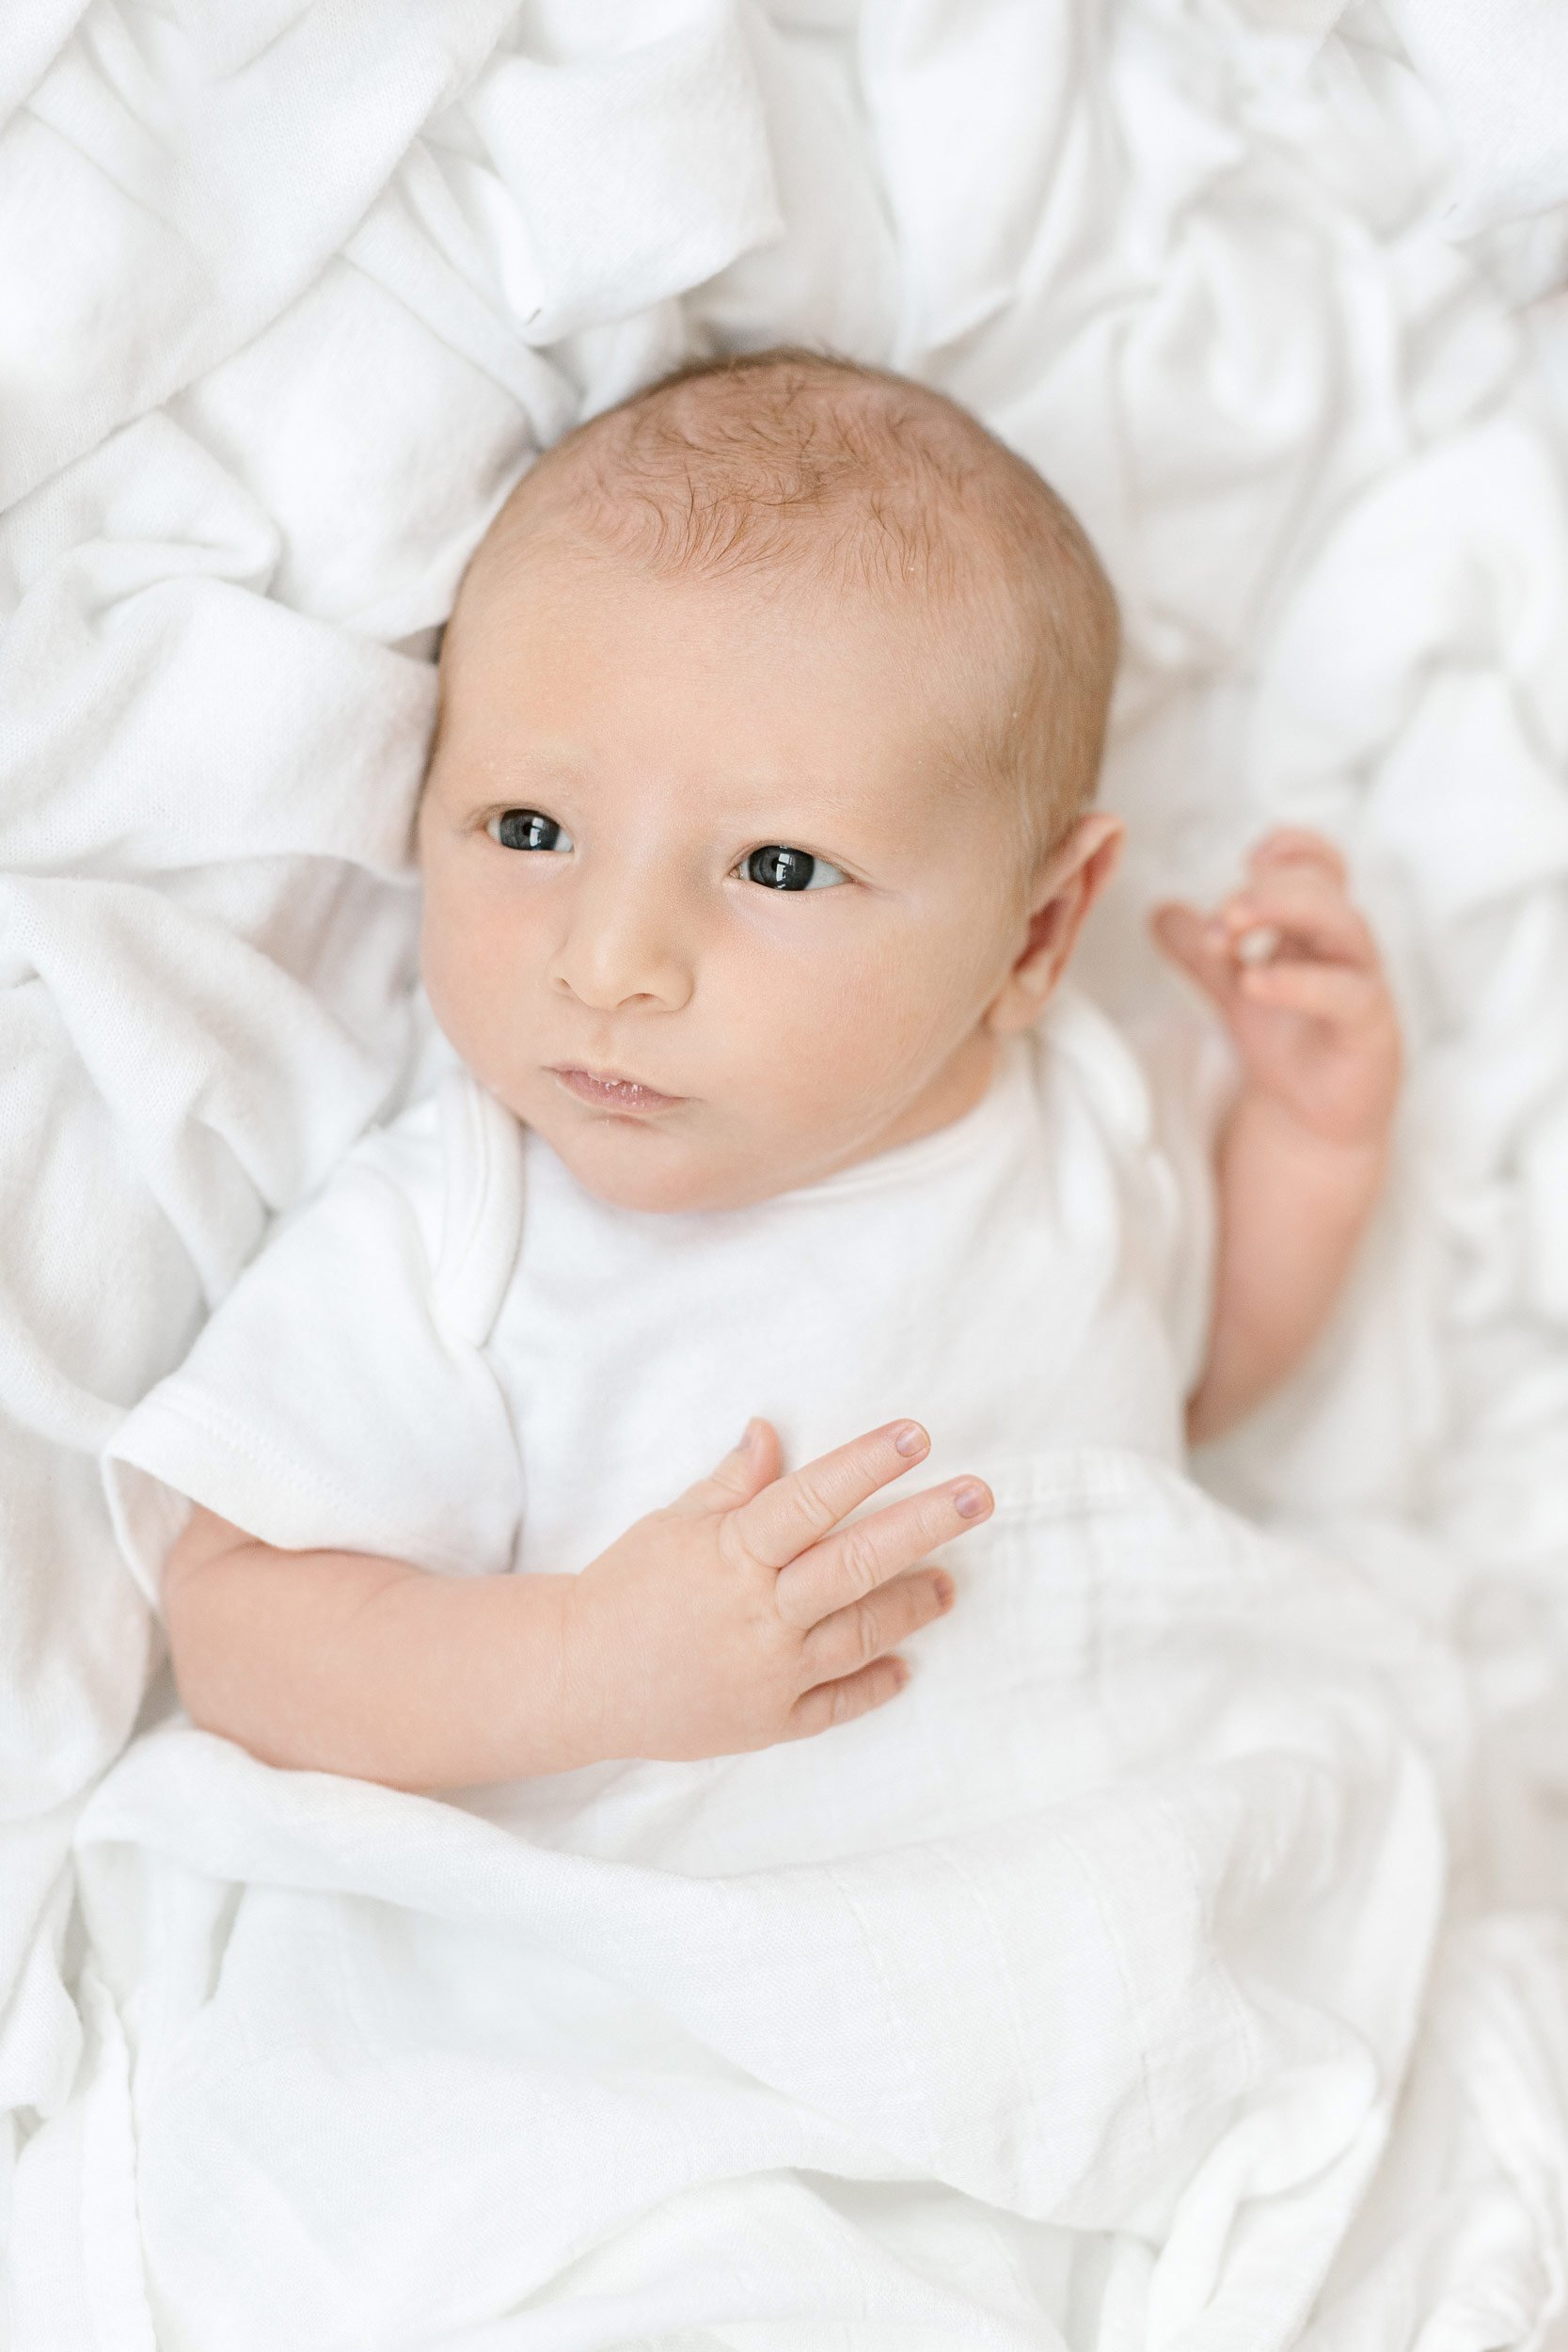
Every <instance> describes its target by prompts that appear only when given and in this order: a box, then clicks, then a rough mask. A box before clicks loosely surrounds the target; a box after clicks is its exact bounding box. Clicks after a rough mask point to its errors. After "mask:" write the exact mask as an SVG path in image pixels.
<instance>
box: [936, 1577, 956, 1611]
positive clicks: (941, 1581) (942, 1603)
mask: <svg viewBox="0 0 1568 2352" xmlns="http://www.w3.org/2000/svg"><path fill="white" fill-rule="evenodd" d="M931 1590H932V1592H933V1593H934V1594H935V1595H936V1601H937V1607H938V1608H939V1609H951V1608H952V1606H953V1580H952V1578H951V1577H950V1576H934V1577H933V1578H932V1579H931Z"/></svg>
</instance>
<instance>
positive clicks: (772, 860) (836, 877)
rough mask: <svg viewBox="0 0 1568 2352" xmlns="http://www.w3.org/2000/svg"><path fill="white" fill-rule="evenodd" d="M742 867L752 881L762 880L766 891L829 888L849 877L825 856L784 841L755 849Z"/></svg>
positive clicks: (772, 842) (749, 880) (747, 877)
mask: <svg viewBox="0 0 1568 2352" xmlns="http://www.w3.org/2000/svg"><path fill="white" fill-rule="evenodd" d="M740 870H741V872H742V873H743V874H744V875H745V877H746V879H747V881H748V882H760V883H761V884H762V886H763V888H764V889H765V890H825V889H827V888H828V887H829V886H830V885H831V884H832V883H833V882H847V881H848V879H849V877H848V875H847V874H846V873H845V872H844V871H843V870H842V869H841V868H840V867H839V866H830V865H829V863H828V861H827V859H826V858H825V857H813V855H812V853H811V851H810V850H791V849H787V848H786V847H785V846H784V843H783V842H782V841H770V842H769V843H768V847H767V849H766V850H752V853H751V855H750V857H748V858H747V859H746V860H745V862H744V864H743V865H742V866H741V869H740Z"/></svg>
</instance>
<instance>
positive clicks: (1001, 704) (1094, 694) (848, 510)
mask: <svg viewBox="0 0 1568 2352" xmlns="http://www.w3.org/2000/svg"><path fill="white" fill-rule="evenodd" d="M552 526H553V527H555V528H556V529H560V528H561V527H562V526H564V528H565V529H566V530H567V531H569V532H571V533H572V534H573V535H574V537H577V538H578V539H579V540H580V541H581V543H582V544H583V545H584V546H585V548H590V549H595V548H596V549H597V550H600V551H602V552H604V553H606V554H609V555H613V556H618V557H621V558H624V559H626V560H629V561H631V562H633V563H635V564H639V565H641V566H642V567H643V568H645V569H647V570H649V571H652V572H654V573H656V574H662V575H667V576H699V577H723V576H726V575H732V574H733V575H741V574H751V575H752V576H754V577H756V578H758V579H761V578H763V577H765V576H767V575H768V574H771V573H775V572H777V571H778V570H779V569H780V568H781V567H793V568H795V569H797V570H799V569H800V567H801V566H802V565H810V566H812V567H815V570H816V575H817V576H818V577H819V578H821V579H822V580H824V582H825V583H827V584H831V585H832V586H834V587H837V588H839V589H842V590H843V591H846V592H858V593H862V594H866V595H869V596H873V597H877V598H884V597H891V596H895V595H907V594H908V593H909V591H910V590H911V588H912V589H914V590H915V591H916V592H917V593H919V594H920V595H921V596H922V597H923V598H925V599H927V600H929V601H930V602H932V603H938V604H943V603H944V604H946V605H948V606H949V607H950V608H951V609H952V612H953V614H954V617H955V619H956V620H957V621H958V624H959V626H958V629H957V631H956V634H955V648H956V651H957V653H958V658H959V660H961V662H962V663H963V665H964V670H965V673H966V678H967V681H968V682H969V683H970V685H971V687H972V692H971V696H970V700H971V702H972V704H973V705H974V710H975V714H976V715H975V719H974V725H973V730H972V731H969V732H968V735H967V739H966V740H965V741H963V742H961V743H957V744H954V745H952V746H951V747H950V756H951V758H952V760H953V764H954V766H955V768H956V769H957V770H958V771H959V772H961V773H974V771H980V772H981V773H983V774H989V775H1000V776H1001V777H1003V778H1005V779H1007V780H1009V781H1011V782H1012V784H1013V785H1014V787H1016V789H1017V791H1018V793H1019V807H1020V811H1021V816H1022V823H1023V829H1024V833H1025V835H1026V839H1027V843H1028V847H1029V850H1030V851H1031V853H1032V854H1033V855H1038V854H1040V853H1041V852H1042V851H1043V850H1046V849H1047V848H1049V847H1050V846H1051V845H1052V844H1053V843H1054V842H1055V841H1056V840H1057V839H1059V838H1060V837H1061V835H1062V834H1064V832H1065V831H1066V830H1067V829H1068V828H1069V826H1070V824H1071V823H1072V821H1073V819H1074V818H1076V817H1077V816H1078V814H1079V812H1080V811H1081V809H1082V808H1083V806H1084V804H1085V803H1086V802H1087V801H1088V800H1090V799H1091V798H1092V796H1093V793H1094V789H1095V784H1096V779H1097V776H1098V772H1099V768H1100V761H1101V751H1102V749H1103V744H1104V735H1105V722H1106V713H1107V708H1108V706H1109V701H1110V693H1111V685H1112V681H1113V678H1114V675H1115V671H1116V663H1117V650H1118V640H1119V630H1118V627H1117V606H1116V598H1115V596H1113V594H1112V591H1111V586H1110V582H1109V581H1108V580H1107V579H1106V577H1105V574H1104V571H1103V570H1102V569H1101V564H1100V563H1099V560H1098V558H1097V557H1096V555H1095V552H1094V549H1093V548H1092V547H1091V546H1090V544H1089V541H1088V538H1087V536H1086V535H1085V532H1084V530H1083V528H1082V526H1081V525H1080V524H1079V523H1078V521H1077V520H1076V518H1075V517H1074V516H1073V515H1072V514H1071V512H1070V511H1069V508H1068V507H1067V506H1066V505H1064V503H1063V501H1061V500H1060V499H1059V498H1058V497H1057V495H1056V493H1055V492H1054V491H1053V489H1052V488H1051V487H1050V485H1049V484H1048V483H1046V482H1045V481H1044V480H1043V479H1042V477H1041V476H1040V475H1039V474H1038V473H1037V471H1036V470H1035V469H1034V467H1033V466H1031V465H1030V464H1028V462H1027V461H1026V460H1025V459H1024V458H1022V457H1021V456H1019V455H1018V454H1017V453H1016V452H1015V451H1013V450H1011V449H1009V448H1008V447H1007V446H1006V443H1005V442H1003V441H1001V440H999V439H998V438H997V437H996V436H995V435H994V434H993V433H990V432H988V431H987V429H986V427H985V426H984V425H982V424H981V423H980V422H979V421H978V419H977V418H975V417H974V416H972V415H971V414H970V412H969V411H968V410H967V409H966V408H963V407H961V406H960V405H958V402H956V401H953V400H949V399H947V398H946V397H945V396H944V395H943V394H942V393H941V392H937V391H933V390H931V389H929V388H928V387H927V386H926V385H922V384H916V383H914V382H912V381H911V380H910V379H909V378H907V377H904V376H900V375H895V374H893V373H889V372H888V371H887V370H884V369H881V368H873V367H865V366H863V365H861V364H860V363H859V362H858V361H855V360H850V359H843V358H836V357H833V356H831V355H828V354H825V353H819V352H813V351H807V350H804V349H800V348H796V347H794V346H792V345H780V346H777V347H775V348H773V349H770V350H767V351H758V352H751V353H746V354H739V355H733V356H730V357H728V358H718V359H700V360H694V361H689V362H688V363H687V364H686V365H684V366H682V367H678V368H675V369H673V370H672V371H671V372H670V373H668V374H666V375H662V376H660V377H659V378H658V379H657V381H656V382H654V383H651V384H647V385H645V386H643V388H642V389H641V390H640V391H637V392H634V393H632V394H631V395H630V397H629V398H627V399H626V400H623V401H621V402H620V403H618V404H617V405H615V406H614V407H612V408H608V409H605V410H603V411H602V412H601V413H600V414H599V415H597V416H595V417H592V418H590V419H589V420H588V421H587V422H586V423H583V424H580V425H578V426H577V427H576V428H575V430H573V431H572V432H570V433H568V434H566V435H564V436H563V437H562V439H561V440H560V441H558V442H556V443H555V444H554V446H553V447H552V448H551V449H549V450H548V451H546V453H545V454H544V455H543V456H542V457H540V458H539V459H538V460H537V462H536V463H535V464H534V466H533V467H532V468H531V470H530V471H529V472H528V473H527V474H525V475H524V477H523V479H522V481H521V482H520V483H519V484H518V485H517V486H516V488H515V490H514V491H513V493H512V495H511V497H510V498H509V499H508V500H507V501H506V503H505V505H504V506H503V507H502V508H501V510H500V513H499V515H498V516H497V517H496V519H495V521H494V522H493V523H492V524H491V526H490V529H489V531H488V532H487V533H486V535H485V538H484V540H483V542H482V543H481V547H480V548H479V550H478V552H477V554H476V556H475V559H474V562H473V563H472V564H470V566H469V571H468V574H467V577H466V579H465V581H464V593H465V594H467V593H468V591H469V587H470V582H474V581H476V580H479V581H491V582H493V581H495V580H496V579H497V578H498V575H499V576H500V577H504V575H505V574H506V572H507V571H508V570H509V569H510V565H511V559H512V558H513V557H514V556H515V555H517V554H520V552H521V548H522V544H523V542H524V540H525V539H526V538H528V537H530V536H531V535H532V534H533V533H534V532H536V531H539V530H544V529H548V528H551V527H552ZM461 602H462V598H461V597H460V599H459V606H460V607H461Z"/></svg>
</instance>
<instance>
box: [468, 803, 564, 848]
mask: <svg viewBox="0 0 1568 2352" xmlns="http://www.w3.org/2000/svg"><path fill="white" fill-rule="evenodd" d="M484 830H485V832H486V833H487V834H489V836H490V838H491V840H492V841H499V844H500V846H501V848H502V849H503V850H573V849H576V847H577V844H576V842H575V841H574V840H573V839H572V836H571V834H569V833H568V832H567V830H566V828H565V826H564V825H561V824H557V822H556V820H555V818H553V817H546V815H545V812H544V810H543V809H539V808H503V809H502V810H501V812H500V815H499V817H492V818H491V819H490V821H489V823H488V824H487V825H486V826H485V828H484Z"/></svg>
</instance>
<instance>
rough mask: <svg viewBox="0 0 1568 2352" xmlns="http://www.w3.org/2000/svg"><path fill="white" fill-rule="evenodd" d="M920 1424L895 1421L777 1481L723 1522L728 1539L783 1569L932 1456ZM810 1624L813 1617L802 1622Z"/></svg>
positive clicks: (747, 1551) (836, 1448) (772, 1565)
mask: <svg viewBox="0 0 1568 2352" xmlns="http://www.w3.org/2000/svg"><path fill="white" fill-rule="evenodd" d="M930 1448H931V1440H930V1438H928V1437H927V1435H926V1432H925V1430H924V1429H922V1427H921V1426H920V1423H919V1422H917V1421H892V1422H887V1423H886V1425H885V1426H884V1427H883V1428H880V1429H872V1430H869V1431H868V1432H867V1433H866V1435H865V1436H864V1437H863V1438H852V1439H851V1441H850V1442H849V1444H848V1445H841V1446H835V1447H834V1449H833V1451H832V1453H831V1454H818V1455H817V1458H816V1461H815V1462H806V1463H803V1464H802V1465H801V1467H800V1469H799V1470H791V1471H790V1472H789V1474H788V1476H787V1477H785V1478H775V1479H774V1480H773V1481H772V1483H771V1484H770V1485H768V1486H764V1488H763V1489H762V1492H761V1493H760V1494H758V1495H754V1496H753V1497H752V1500H751V1501H750V1502H744V1503H742V1504H741V1505H740V1507H739V1508H738V1509H736V1510H734V1511H732V1512H730V1514H729V1516H728V1517H727V1518H726V1519H725V1521H724V1526H725V1530H726V1534H727V1538H728V1540H729V1541H730V1542H731V1543H733V1544H736V1545H737V1546H738V1547H739V1548H740V1549H741V1550H742V1551H743V1552H744V1553H745V1555H746V1556H747V1557H748V1558H749V1559H752V1560H757V1561H760V1562H761V1563H762V1565H764V1566H765V1567H769V1568H782V1567H784V1565H786V1563H787V1562H789V1561H791V1560H793V1559H794V1558H795V1557H796V1555H797V1554H798V1553H799V1552H802V1551H804V1550H805V1549H807V1548H808V1546H810V1545H812V1544H815V1543H816V1542H817V1540H818V1539H819V1538H820V1537H821V1536H823V1535H826V1534H830V1533H831V1531H832V1529H833V1528H835V1527H836V1526H837V1525H838V1523H839V1521H840V1519H843V1518H848V1516H849V1514H850V1512H851V1511H853V1510H854V1509H855V1507H856V1505H857V1504H859V1503H862V1502H868V1501H869V1500H870V1498H871V1497H872V1496H873V1495H874V1494H875V1493H876V1491H877V1489H878V1487H879V1486H887V1484H888V1483H889V1481H890V1480H892V1479H895V1478H902V1476H903V1475H904V1472H905V1471H906V1470H911V1469H912V1468H913V1466H914V1464H915V1463H916V1462H918V1461H920V1460H921V1459H922V1457H923V1456H924V1455H925V1454H928V1453H929V1452H930ZM800 1622H801V1623H803V1624H809V1623H810V1620H809V1619H802V1620H801V1621H800Z"/></svg>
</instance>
